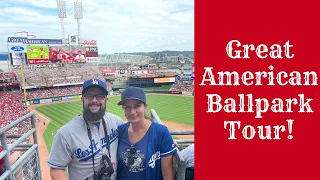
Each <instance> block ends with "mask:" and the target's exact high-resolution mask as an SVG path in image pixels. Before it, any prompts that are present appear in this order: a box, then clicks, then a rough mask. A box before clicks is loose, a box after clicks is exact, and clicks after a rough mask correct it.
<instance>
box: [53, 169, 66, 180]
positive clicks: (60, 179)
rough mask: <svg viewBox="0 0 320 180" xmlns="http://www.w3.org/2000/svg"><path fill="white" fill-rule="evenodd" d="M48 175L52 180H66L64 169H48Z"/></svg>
mask: <svg viewBox="0 0 320 180" xmlns="http://www.w3.org/2000/svg"><path fill="white" fill-rule="evenodd" d="M50 175H51V179H52V180H68V176H67V174H66V172H65V169H56V168H50Z"/></svg>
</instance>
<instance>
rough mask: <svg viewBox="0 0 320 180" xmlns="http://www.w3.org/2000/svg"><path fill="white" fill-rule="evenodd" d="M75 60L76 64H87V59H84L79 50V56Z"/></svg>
mask: <svg viewBox="0 0 320 180" xmlns="http://www.w3.org/2000/svg"><path fill="white" fill-rule="evenodd" d="M74 60H75V61H76V62H86V58H85V57H84V55H83V54H82V51H81V49H79V50H78V55H76V57H75V58H74Z"/></svg>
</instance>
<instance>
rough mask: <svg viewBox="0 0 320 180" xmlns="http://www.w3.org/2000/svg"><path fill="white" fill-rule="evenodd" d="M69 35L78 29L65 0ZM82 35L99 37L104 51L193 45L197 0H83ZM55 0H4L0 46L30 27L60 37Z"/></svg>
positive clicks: (1, 0) (48, 36)
mask: <svg viewBox="0 0 320 180" xmlns="http://www.w3.org/2000/svg"><path fill="white" fill-rule="evenodd" d="M65 1H66V8H67V18H66V19H64V26H65V28H64V29H65V30H64V31H65V33H64V34H65V37H67V36H68V35H77V21H76V19H75V18H74V8H73V6H74V5H73V3H74V2H75V1H76V0H65ZM80 1H81V2H82V6H83V19H82V20H80V22H81V29H80V30H81V31H80V35H81V37H82V38H83V39H86V40H97V43H98V47H99V54H102V53H122V52H149V51H162V50H177V51H183V50H191V51H193V50H194V1H193V0H80ZM57 12H58V11H57V2H56V0H0V52H7V37H15V36H21V34H16V32H19V31H27V32H28V33H29V34H33V35H35V36H36V38H43V39H60V38H61V28H60V19H59V18H58V15H57Z"/></svg>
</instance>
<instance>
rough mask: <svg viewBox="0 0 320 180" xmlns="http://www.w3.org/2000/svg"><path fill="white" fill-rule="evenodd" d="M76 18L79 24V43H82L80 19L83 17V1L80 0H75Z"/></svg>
mask: <svg viewBox="0 0 320 180" xmlns="http://www.w3.org/2000/svg"><path fill="white" fill-rule="evenodd" d="M74 18H75V19H76V20H77V26H78V44H79V45H80V44H81V40H80V19H83V11H82V2H79V1H78V0H77V1H76V2H74Z"/></svg>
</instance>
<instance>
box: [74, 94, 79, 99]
mask: <svg viewBox="0 0 320 180" xmlns="http://www.w3.org/2000/svg"><path fill="white" fill-rule="evenodd" d="M73 99H81V95H75V96H73Z"/></svg>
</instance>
